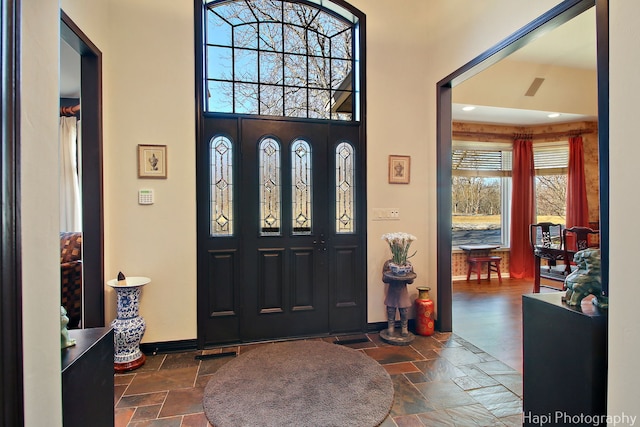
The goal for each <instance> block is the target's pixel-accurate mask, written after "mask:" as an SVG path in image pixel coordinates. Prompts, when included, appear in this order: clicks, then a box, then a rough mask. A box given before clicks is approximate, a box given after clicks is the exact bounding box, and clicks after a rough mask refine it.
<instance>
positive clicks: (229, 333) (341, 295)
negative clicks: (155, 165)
mask: <svg viewBox="0 0 640 427" xmlns="http://www.w3.org/2000/svg"><path fill="white" fill-rule="evenodd" d="M358 132H359V131H358V126H357V125H353V126H332V125H330V124H328V123H323V122H315V123H310V122H305V121H288V120H268V119H262V118H229V119H227V118H216V119H209V118H207V119H204V126H203V135H202V138H201V141H203V142H202V146H201V147H200V149H199V156H198V158H199V161H198V165H199V170H198V177H199V178H198V215H199V218H198V237H199V267H198V272H199V273H198V274H199V278H198V281H199V283H198V306H199V308H198V310H199V313H198V322H199V323H198V329H199V332H198V338H199V345H200V346H201V347H203V346H205V345H207V344H215V343H221V342H230V341H254V340H263V339H274V338H283V337H292V336H305V335H306V336H308V335H317V334H327V333H330V332H347V331H362V330H364V328H365V326H366V314H365V302H366V294H365V292H366V281H365V279H364V277H365V274H364V271H365V263H364V250H363V248H364V244H363V241H364V238H363V236H364V230H360V229H358V228H356V229H355V230H354V231H353V232H344V230H343V232H341V233H338V232H336V229H337V228H338V225H336V224H337V218H338V217H339V216H340V215H339V214H337V213H336V212H337V210H338V205H339V204H340V203H341V202H340V200H337V196H336V192H337V191H338V190H337V189H336V185H339V184H340V183H341V184H342V185H343V188H348V187H349V186H350V185H356V191H355V193H354V194H359V190H360V185H361V183H363V182H364V180H363V179H362V176H361V175H362V174H363V171H362V163H361V160H360V157H361V154H360V153H359V150H360V147H359V145H358V135H359V133H358ZM217 135H225V136H227V137H228V138H229V139H230V140H231V141H232V142H233V150H234V151H233V156H234V160H233V163H234V175H233V179H234V192H233V197H232V199H233V203H234V207H233V215H232V216H233V221H234V230H233V233H232V234H231V235H229V236H224V237H220V236H218V237H211V233H210V227H211V226H210V224H211V217H212V215H211V212H212V210H214V207H212V204H211V200H212V199H211V197H212V196H211V188H212V187H211V186H212V185H213V184H212V183H211V180H212V178H211V177H212V173H211V172H210V169H211V166H210V165H211V157H212V156H213V155H214V154H212V152H211V149H210V147H208V144H209V141H211V140H212V138H214V137H215V136H217ZM330 135H331V136H330ZM265 140H266V141H268V144H265V145H263V146H262V147H263V148H264V150H265V151H264V152H261V151H260V150H261V143H262V142H263V141H265ZM300 140H303V141H305V143H301V144H296V145H295V146H294V145H292V144H294V143H296V141H300ZM341 141H348V142H349V144H351V146H352V147H353V152H352V153H351V154H352V155H353V156H354V159H358V160H357V162H356V163H355V167H356V170H357V172H358V174H360V175H357V174H356V175H354V176H353V177H352V178H349V179H344V180H343V179H340V182H338V181H339V178H337V176H338V175H337V174H336V172H335V170H336V167H338V166H339V165H338V163H339V162H338V161H337V160H336V158H337V156H336V149H337V147H338V144H339V143H340V142H341ZM292 147H294V148H295V149H292ZM309 152H310V154H309ZM261 156H262V157H261ZM272 156H277V159H278V160H277V161H274V159H273V157H272ZM309 156H310V162H309ZM349 161H351V159H349ZM309 166H310V167H309ZM340 167H342V166H340ZM261 174H262V175H261ZM203 177H206V178H205V179H203ZM261 177H262V178H261ZM343 181H344V182H343ZM261 183H262V184H261ZM359 197H360V199H358V200H353V201H351V200H350V199H349V200H348V204H349V207H348V208H345V212H348V215H346V216H344V213H343V212H341V214H343V218H342V219H343V220H345V221H346V219H345V218H346V217H347V216H355V217H354V218H350V219H349V220H352V221H355V222H354V223H355V224H358V225H361V224H364V220H363V212H362V211H363V210H364V209H363V208H364V202H363V201H364V197H362V196H359ZM261 203H262V205H261ZM352 203H355V206H356V207H357V209H353V208H352V206H351V204H352ZM267 205H268V206H267ZM361 208H362V209H361ZM349 209H351V210H349ZM356 212H357V214H356ZM214 216H215V215H214Z"/></svg>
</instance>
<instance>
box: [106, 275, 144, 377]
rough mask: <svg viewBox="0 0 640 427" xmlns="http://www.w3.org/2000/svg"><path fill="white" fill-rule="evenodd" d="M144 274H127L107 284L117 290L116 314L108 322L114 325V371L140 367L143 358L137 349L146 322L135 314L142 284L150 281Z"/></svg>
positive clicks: (138, 304) (142, 354)
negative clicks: (133, 275) (125, 277)
mask: <svg viewBox="0 0 640 427" xmlns="http://www.w3.org/2000/svg"><path fill="white" fill-rule="evenodd" d="M149 281H150V280H149V279H148V278H146V277H130V278H127V279H126V282H125V281H124V280H121V281H116V280H110V281H109V282H108V283H107V284H108V285H109V286H111V287H113V289H114V290H115V291H116V296H117V303H118V314H117V317H116V319H114V320H113V322H111V327H112V328H113V344H114V357H113V362H114V363H113V365H114V369H115V371H116V372H124V371H130V370H132V369H136V368H138V367H140V366H142V365H143V364H144V362H145V360H146V357H145V355H144V353H142V351H140V340H141V339H142V336H143V335H144V331H145V329H146V324H145V321H144V319H143V318H142V317H141V316H140V315H139V314H138V310H139V307H140V294H141V292H142V286H143V285H145V284H147V283H149Z"/></svg>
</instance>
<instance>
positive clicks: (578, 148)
mask: <svg viewBox="0 0 640 427" xmlns="http://www.w3.org/2000/svg"><path fill="white" fill-rule="evenodd" d="M573 226H578V227H588V226H589V207H588V205H587V184H586V181H585V177H584V148H583V145H582V137H581V136H575V137H571V138H569V172H568V176H567V220H566V227H567V228H569V227H573Z"/></svg>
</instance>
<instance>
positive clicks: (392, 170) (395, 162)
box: [389, 155, 411, 184]
mask: <svg viewBox="0 0 640 427" xmlns="http://www.w3.org/2000/svg"><path fill="white" fill-rule="evenodd" d="M410 172H411V157H410V156H397V155H390V156H389V184H408V183H409V178H410Z"/></svg>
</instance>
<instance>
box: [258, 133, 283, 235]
mask: <svg viewBox="0 0 640 427" xmlns="http://www.w3.org/2000/svg"><path fill="white" fill-rule="evenodd" d="M259 158H260V225H259V228H260V234H261V235H262V236H268V235H280V218H281V214H280V202H281V197H280V143H279V142H278V141H276V140H275V139H274V138H264V139H263V140H262V141H261V142H260V150H259Z"/></svg>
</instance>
